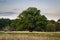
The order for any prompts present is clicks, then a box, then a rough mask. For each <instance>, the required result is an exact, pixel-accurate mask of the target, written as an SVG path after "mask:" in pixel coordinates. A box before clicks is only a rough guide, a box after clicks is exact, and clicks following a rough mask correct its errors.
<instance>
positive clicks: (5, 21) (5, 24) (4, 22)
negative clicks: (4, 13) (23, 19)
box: [0, 18, 11, 30]
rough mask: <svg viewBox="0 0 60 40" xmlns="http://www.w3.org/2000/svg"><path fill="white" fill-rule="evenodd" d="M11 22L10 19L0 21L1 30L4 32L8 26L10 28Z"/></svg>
mask: <svg viewBox="0 0 60 40" xmlns="http://www.w3.org/2000/svg"><path fill="white" fill-rule="evenodd" d="M10 24H11V20H10V19H3V18H1V19H0V30H2V29H3V28H4V27H6V26H10Z"/></svg>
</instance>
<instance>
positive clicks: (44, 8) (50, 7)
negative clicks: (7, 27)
mask: <svg viewBox="0 0 60 40" xmlns="http://www.w3.org/2000/svg"><path fill="white" fill-rule="evenodd" d="M28 7H36V8H38V9H39V10H41V14H42V15H45V16H46V17H47V19H49V20H58V19H59V18H60V0H0V18H10V19H15V18H17V16H18V15H19V14H20V13H21V12H22V11H23V10H25V9H27V8H28Z"/></svg>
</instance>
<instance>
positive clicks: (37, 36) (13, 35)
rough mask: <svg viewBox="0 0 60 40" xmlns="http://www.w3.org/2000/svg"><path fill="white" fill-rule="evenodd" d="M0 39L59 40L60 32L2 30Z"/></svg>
mask: <svg viewBox="0 0 60 40" xmlns="http://www.w3.org/2000/svg"><path fill="white" fill-rule="evenodd" d="M0 40H60V32H27V31H26V32H21V31H12V32H4V34H3V35H0Z"/></svg>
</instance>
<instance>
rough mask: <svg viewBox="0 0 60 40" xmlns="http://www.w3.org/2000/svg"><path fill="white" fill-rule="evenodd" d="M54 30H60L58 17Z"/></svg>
mask: <svg viewBox="0 0 60 40" xmlns="http://www.w3.org/2000/svg"><path fill="white" fill-rule="evenodd" d="M56 30H57V31H60V19H58V20H57V23H56Z"/></svg>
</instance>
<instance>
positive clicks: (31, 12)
mask: <svg viewBox="0 0 60 40" xmlns="http://www.w3.org/2000/svg"><path fill="white" fill-rule="evenodd" d="M18 18H19V20H22V21H20V23H21V24H20V25H23V26H22V27H26V28H25V29H27V30H29V31H33V30H34V29H36V28H37V27H39V28H41V29H43V30H45V26H46V24H47V18H46V17H45V16H44V15H41V14H40V10H38V9H37V8H35V7H29V8H28V9H27V10H25V11H23V12H22V13H21V14H20V15H19V16H18ZM41 29H39V30H41Z"/></svg>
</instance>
